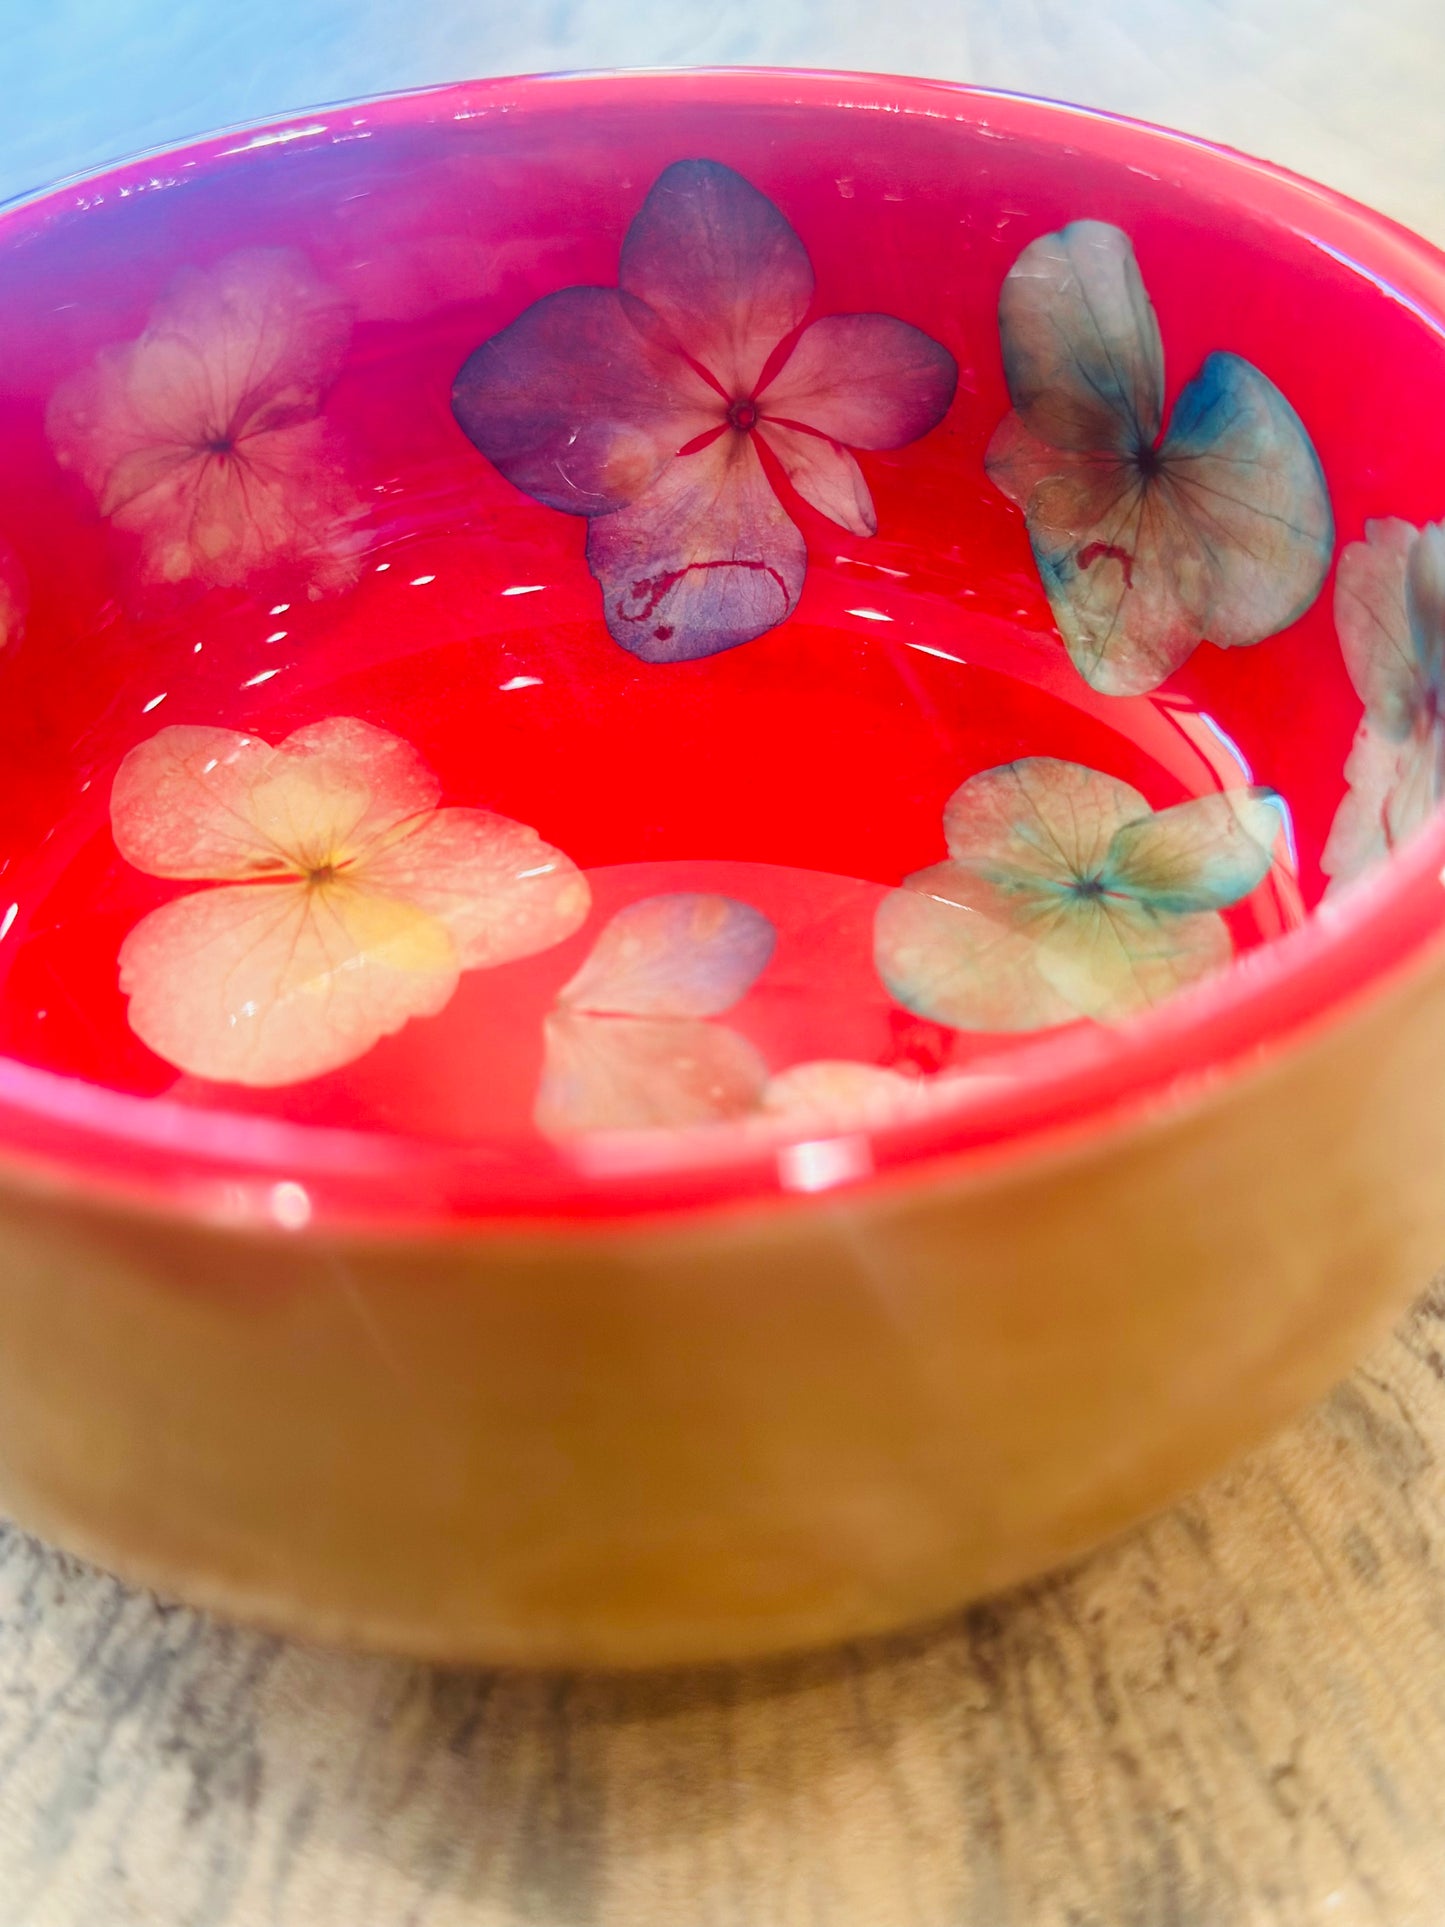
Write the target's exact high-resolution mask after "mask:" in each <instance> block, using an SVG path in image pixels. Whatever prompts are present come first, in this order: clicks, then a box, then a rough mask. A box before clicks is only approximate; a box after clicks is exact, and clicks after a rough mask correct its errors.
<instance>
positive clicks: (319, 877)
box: [306, 863, 338, 890]
mask: <svg viewBox="0 0 1445 1927" xmlns="http://www.w3.org/2000/svg"><path fill="white" fill-rule="evenodd" d="M337 867H338V866H337V865H336V864H334V863H317V864H313V865H312V867H311V868H310V869H309V870H308V871H307V872H306V887H307V889H308V890H319V889H321V888H322V886H323V885H324V884H327V883H334V882H335V880H336V875H337Z"/></svg>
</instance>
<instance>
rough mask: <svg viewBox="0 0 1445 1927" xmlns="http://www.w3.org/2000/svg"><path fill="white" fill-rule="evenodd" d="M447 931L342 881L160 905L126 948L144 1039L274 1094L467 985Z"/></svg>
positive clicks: (350, 1055)
mask: <svg viewBox="0 0 1445 1927" xmlns="http://www.w3.org/2000/svg"><path fill="white" fill-rule="evenodd" d="M458 968H459V965H458V958H457V953H456V948H455V946H454V944H453V943H452V941H451V938H450V937H449V936H448V935H447V932H446V930H445V928H444V927H443V926H442V925H441V924H440V923H439V922H438V921H437V920H436V919H435V918H434V917H430V916H427V915H426V914H425V912H423V911H420V910H417V909H415V908H413V907H412V906H411V905H409V904H403V903H396V902H393V901H390V900H388V899H386V898H383V897H376V896H370V895H367V894H365V893H364V892H361V891H358V890H355V889H352V888H350V887H349V886H346V885H344V884H340V883H333V884H331V885H328V886H325V887H323V888H318V889H308V888H307V887H306V886H305V885H304V884H300V883H281V884H259V885H245V884H231V885H226V886H223V887H222V888H220V889H216V890H202V891H198V892H196V893H195V894H193V895H191V896H186V897H181V898H179V899H177V901H176V902H174V903H168V904H165V905H163V906H162V908H161V909H159V910H156V911H153V912H152V913H151V915H150V916H148V917H145V918H144V919H143V920H142V921H141V922H140V923H139V924H137V925H136V927H135V929H134V930H132V931H131V933H130V935H129V936H128V937H127V938H126V940H125V942H124V944H123V945H122V946H121V952H120V982H121V989H122V990H123V991H124V992H125V993H126V995H127V996H128V997H129V998H130V1010H129V1016H130V1023H131V1028H132V1029H133V1030H134V1031H135V1033H136V1035H137V1036H138V1037H139V1038H140V1039H141V1040H142V1042H144V1043H146V1044H148V1045H149V1046H150V1048H151V1049H152V1050H153V1051H155V1052H156V1053H157V1054H158V1055H159V1056H161V1057H164V1058H165V1059H166V1060H167V1062H168V1063H171V1064H174V1065H175V1066H176V1067H177V1069H179V1070H183V1071H187V1072H189V1073H190V1074H191V1075H192V1076H196V1077H207V1078H214V1079H217V1080H218V1081H221V1082H225V1083H234V1084H248V1085H254V1086H260V1087H269V1086H275V1085H279V1084H293V1083H299V1082H301V1081H302V1080H303V1079H305V1078H309V1077H318V1076H320V1075H321V1073H322V1072H324V1071H330V1070H336V1069H338V1068H339V1067H340V1066H341V1065H343V1064H348V1063H350V1062H352V1060H353V1059H355V1058H357V1057H359V1056H361V1055H362V1053H363V1052H364V1051H367V1050H369V1049H370V1048H371V1046H372V1045H373V1044H374V1043H376V1042H377V1040H378V1039H379V1038H381V1037H385V1036H388V1035H389V1034H390V1033H391V1032H393V1031H396V1030H400V1028H401V1026H402V1025H403V1024H404V1023H406V1022H407V1020H408V1019H409V1018H412V1017H421V1016H429V1015H432V1014H434V1013H435V1012H437V1011H439V1010H441V1009H442V1008H443V1007H444V1005H445V1004H446V1003H447V1002H448V1000H449V999H450V997H451V995H452V993H453V991H454V990H455V989H456V985H457V975H458Z"/></svg>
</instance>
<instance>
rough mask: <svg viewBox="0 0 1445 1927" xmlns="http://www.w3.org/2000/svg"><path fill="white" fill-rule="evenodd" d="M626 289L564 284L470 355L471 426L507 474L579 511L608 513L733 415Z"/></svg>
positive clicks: (460, 383)
mask: <svg viewBox="0 0 1445 1927" xmlns="http://www.w3.org/2000/svg"><path fill="white" fill-rule="evenodd" d="M660 336H661V331H660V330H659V328H658V326H657V322H656V319H655V318H654V317H653V315H652V313H651V311H650V310H649V309H648V308H646V307H644V305H643V304H642V303H641V302H640V301H637V300H636V299H634V298H633V297H632V296H631V295H628V294H625V293H623V292H622V291H621V290H620V289H617V288H563V289H562V290H561V291H560V292H559V293H557V294H550V295H546V296H544V297H543V299H542V300H540V301H535V302H533V304H532V306H531V307H530V308H528V309H527V310H526V312H525V313H524V314H522V315H520V316H519V317H518V319H517V320H516V321H514V322H513V323H512V325H511V326H510V327H509V328H504V329H503V330H502V331H501V333H500V334H496V335H493V336H492V338H491V340H490V341H484V342H483V343H482V345H481V347H480V348H478V349H477V350H476V352H475V353H474V354H473V355H471V356H470V357H469V359H468V360H467V361H466V363H465V364H464V365H463V368H462V371H461V373H460V374H459V375H458V376H457V379H456V385H455V387H454V388H453V390H452V409H453V411H454V413H455V415H456V418H457V421H458V422H459V423H460V424H461V427H462V430H463V432H464V433H465V434H466V435H467V436H468V437H469V439H470V440H471V441H472V442H474V443H475V444H476V446H477V447H478V448H479V449H480V450H481V452H482V454H483V455H485V456H486V458H487V460H488V461H489V462H491V463H492V464H493V465H494V466H495V467H496V468H498V469H500V470H501V472H502V474H503V475H505V476H506V478H507V480H508V481H509V482H512V483H514V484H515V485H516V487H518V488H520V489H525V491H526V492H527V494H528V495H530V496H532V497H534V499H535V500H537V501H539V502H544V503H545V504H546V505H547V507H549V508H554V509H562V510H564V511H565V512H566V513H567V514H569V515H605V514H608V513H610V512H611V511H612V510H614V509H618V508H622V507H623V506H624V505H625V504H626V503H628V502H630V501H632V500H633V499H634V498H635V497H636V496H638V495H640V494H641V493H642V491H643V490H644V489H645V488H647V487H648V486H649V484H650V483H651V482H653V481H654V480H656V478H657V476H658V475H659V474H660V472H661V471H662V469H663V468H664V467H665V465H666V464H667V462H668V461H669V460H670V459H671V457H672V456H674V455H675V454H676V453H677V451H678V450H679V449H680V448H681V447H682V446H683V445H684V444H685V443H686V442H689V441H691V440H692V439H693V438H694V437H695V436H697V435H700V434H702V433H703V432H704V431H705V430H706V429H708V428H709V427H715V426H716V425H717V424H718V423H719V422H721V420H722V418H723V403H722V399H721V397H720V396H719V395H717V394H716V392H715V391H714V390H713V389H711V388H709V387H708V385H707V384H706V382H704V381H703V380H702V378H701V376H699V375H698V374H697V373H696V372H695V370H694V369H693V368H692V367H690V366H689V364H688V362H687V361H686V360H685V359H684V357H683V355H682V354H681V353H680V352H679V351H678V349H677V347H676V345H675V344H673V343H671V342H670V341H667V340H666V339H663V338H660Z"/></svg>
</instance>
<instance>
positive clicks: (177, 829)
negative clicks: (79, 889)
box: [110, 716, 440, 879]
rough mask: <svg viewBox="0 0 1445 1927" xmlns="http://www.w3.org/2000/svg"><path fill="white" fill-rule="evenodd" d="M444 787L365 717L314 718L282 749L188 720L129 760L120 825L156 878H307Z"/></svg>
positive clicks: (120, 780)
mask: <svg viewBox="0 0 1445 1927" xmlns="http://www.w3.org/2000/svg"><path fill="white" fill-rule="evenodd" d="M439 793H440V790H439V785H438V783H437V781H436V778H435V777H434V776H433V775H432V773H431V772H430V770H428V769H427V767H426V765H425V763H423V762H422V760H421V758H420V757H419V756H418V755H417V753H416V751H415V750H414V749H412V747H411V745H410V744H409V743H405V742H403V741H402V740H401V738H400V737H398V736H392V735H390V734H389V733H388V732H387V731H386V730H384V729H377V728H375V727H374V726H373V725H372V724H370V723H364V722H360V721H358V720H357V719H356V718H354V717H349V716H338V717H332V718H331V719H329V720H328V721H326V722H321V723H313V724H309V725H308V726H307V727H306V728H305V729H299V730H297V731H296V733H295V734H294V735H292V736H289V737H288V738H287V739H286V741H285V742H283V743H282V744H281V745H280V747H279V748H275V749H273V748H272V747H271V746H270V744H268V743H264V742H262V741H261V739H260V738H259V737H256V736H244V735H241V734H239V733H238V732H237V731H235V730H230V729H210V728H205V727H201V726H193V725H185V724H182V725H177V726H173V727H171V728H168V729H163V730H160V731H159V732H158V733H157V734H156V735H155V736H152V737H151V738H150V739H149V741H147V742H144V743H140V744H137V746H136V747H135V748H134V749H132V750H131V751H130V752H129V754H128V755H127V756H126V757H125V759H124V761H123V762H122V763H121V766H120V768H119V770H118V771H117V772H116V778H115V784H114V787H113V788H112V790H111V805H110V811H111V829H112V832H113V834H114V836H115V841H116V847H117V848H118V849H119V851H120V853H121V855H122V856H123V857H124V858H125V859H126V861H127V862H128V863H133V864H134V865H135V867H136V868H137V869H138V870H145V871H147V872H149V874H150V875H152V876H167V877H213V878H218V879H220V878H233V877H253V876H267V875H272V876H275V875H281V874H297V873H300V872H304V871H306V870H308V869H311V868H317V867H320V866H323V865H328V864H331V865H334V864H336V863H339V862H341V861H343V860H345V859H347V858H348V857H355V856H356V855H357V854H359V853H360V852H362V851H364V850H366V849H368V848H370V847H371V846H372V845H373V844H374V843H376V842H377V841H378V840H380V839H383V838H385V837H386V836H387V835H389V834H390V833H391V832H393V831H394V830H395V829H396V828H397V826H398V825H399V824H401V823H403V822H405V821H406V820H407V819H408V818H410V817H412V816H415V815H418V814H420V813H422V812H424V811H428V810H430V809H432V808H433V807H434V805H435V803H436V800H437V797H438V795H439Z"/></svg>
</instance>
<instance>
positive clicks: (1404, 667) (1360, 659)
mask: <svg viewBox="0 0 1445 1927" xmlns="http://www.w3.org/2000/svg"><path fill="white" fill-rule="evenodd" d="M1335 627H1336V629H1337V630H1338V632H1339V637H1340V647H1341V649H1342V650H1343V651H1344V657H1345V666H1346V668H1347V669H1348V670H1349V672H1350V680H1351V681H1352V682H1353V683H1354V685H1355V691H1356V693H1357V694H1358V696H1359V698H1360V700H1361V702H1362V703H1363V704H1364V705H1365V713H1364V716H1363V718H1362V719H1361V722H1360V727H1359V731H1358V733H1357V734H1356V737H1355V742H1354V747H1353V749H1352V750H1351V752H1350V758H1349V761H1348V762H1347V763H1346V765H1345V781H1346V783H1347V784H1348V785H1349V788H1348V790H1347V792H1346V795H1345V798H1344V800H1343V802H1342V803H1341V804H1340V807H1339V810H1338V811H1337V813H1336V815H1335V820H1334V824H1333V826H1332V827H1331V830H1330V834H1329V840H1328V841H1327V843H1326V845H1325V851H1324V855H1323V857H1322V858H1321V864H1322V866H1323V868H1324V871H1325V874H1326V875H1327V876H1329V877H1331V878H1333V879H1334V882H1335V883H1336V884H1341V883H1347V882H1349V881H1350V880H1351V878H1353V877H1357V876H1359V875H1360V874H1361V873H1362V872H1364V871H1366V870H1369V869H1372V868H1373V867H1374V866H1375V865H1376V864H1377V863H1381V862H1383V861H1384V859H1385V858H1386V857H1387V856H1388V855H1389V853H1390V851H1391V850H1393V849H1394V848H1395V847H1396V846H1397V845H1398V844H1399V843H1401V842H1403V841H1404V839H1405V838H1406V837H1407V836H1409V835H1410V833H1411V832H1412V831H1414V830H1417V829H1418V828H1419V827H1420V825H1421V824H1422V823H1423V822H1424V821H1425V819H1426V817H1427V816H1429V814H1430V812H1431V811H1432V810H1433V809H1434V808H1435V806H1436V804H1437V803H1438V802H1439V801H1440V797H1441V794H1442V789H1445V523H1440V522H1431V523H1427V524H1426V526H1425V527H1424V528H1423V529H1417V528H1416V527H1415V526H1414V525H1413V524H1412V523H1409V522H1402V521H1400V520H1399V519H1398V518H1391V519H1389V520H1387V521H1379V522H1367V523H1366V524H1365V539H1364V541H1363V542H1351V543H1350V545H1349V546H1348V548H1346V550H1345V552H1344V554H1343V555H1342V556H1341V557H1340V566H1339V569H1338V571H1337V573H1336V576H1335Z"/></svg>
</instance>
